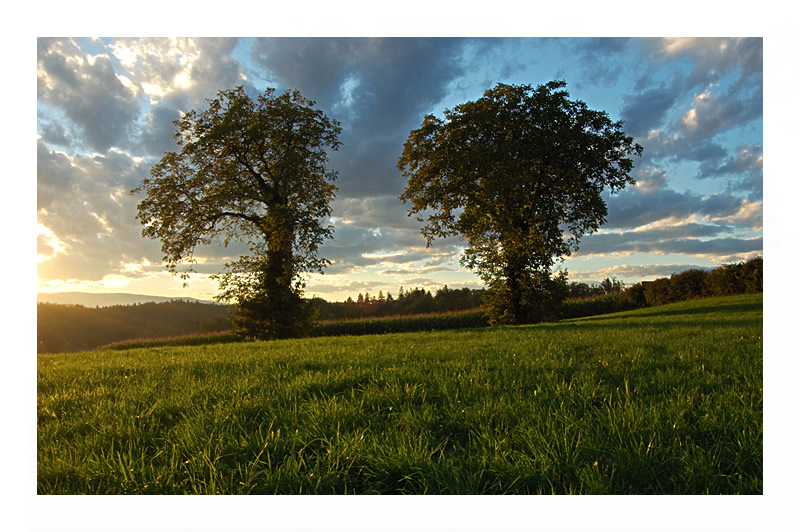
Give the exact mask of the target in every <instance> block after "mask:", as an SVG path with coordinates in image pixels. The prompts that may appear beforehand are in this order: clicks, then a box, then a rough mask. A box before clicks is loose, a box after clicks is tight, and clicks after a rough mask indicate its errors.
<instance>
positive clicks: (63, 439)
mask: <svg viewBox="0 0 800 532" xmlns="http://www.w3.org/2000/svg"><path fill="white" fill-rule="evenodd" d="M762 317H763V313H762V297H761V296H760V295H744V296H734V297H724V298H716V299H704V300H697V301H689V302H684V303H679V304H674V305H671V306H664V307H655V308H648V309H640V310H637V311H633V312H629V313H625V314H621V315H615V316H604V317H602V318H583V319H580V320H572V321H566V322H562V323H549V324H541V325H533V326H524V327H498V328H491V329H490V328H485V329H476V330H470V331H442V332H439V331H437V332H435V333H430V332H427V333H408V334H404V335H388V336H361V337H346V338H345V337H342V338H309V339H303V340H281V341H272V342H246V343H238V344H217V345H206V346H197V347H181V348H178V347H159V348H149V349H142V350H126V351H111V350H103V351H96V352H85V353H78V354H60V355H59V354H56V355H39V357H38V362H37V363H38V382H37V446H36V452H37V470H36V476H37V492H38V493H39V494H117V493H125V494H215V493H220V494H300V493H303V494H344V493H356V494H377V493H387V494H388V493H404V494H423V493H427V494H538V493H548V494H549V493H557V494H566V493H585V494H705V493H713V494H733V493H742V494H744V493H752V494H758V493H763V419H762V417H763V378H762V375H763V356H762V349H763V342H762V339H763V329H762Z"/></svg>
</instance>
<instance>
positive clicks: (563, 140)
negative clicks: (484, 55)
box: [397, 81, 642, 323]
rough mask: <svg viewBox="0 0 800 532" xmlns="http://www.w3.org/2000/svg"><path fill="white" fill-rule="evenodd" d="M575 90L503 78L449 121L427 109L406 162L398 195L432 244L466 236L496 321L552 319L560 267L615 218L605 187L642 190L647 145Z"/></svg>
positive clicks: (470, 261) (469, 262)
mask: <svg viewBox="0 0 800 532" xmlns="http://www.w3.org/2000/svg"><path fill="white" fill-rule="evenodd" d="M565 87H566V83H565V82H564V81H551V82H549V83H545V84H543V85H539V86H537V87H533V86H531V85H506V84H502V83H498V84H497V85H496V86H495V87H494V88H492V89H490V90H487V91H486V92H485V93H484V95H483V97H481V98H479V99H477V100H476V101H471V102H467V103H464V104H461V105H458V106H456V107H455V108H453V109H452V110H451V109H447V110H445V111H444V117H443V118H437V117H436V116H434V115H430V114H429V115H427V116H425V117H424V119H423V122H422V125H421V126H420V127H419V128H418V129H415V130H413V131H411V133H410V134H409V136H408V139H407V140H406V142H405V144H404V147H403V153H402V155H401V156H400V158H399V160H398V163H397V166H398V168H399V169H400V171H401V172H402V174H403V176H404V177H405V178H406V179H407V184H406V189H405V191H404V193H403V194H402V196H400V199H402V200H403V201H405V202H410V203H411V207H410V210H409V215H416V217H417V219H418V220H419V221H420V222H423V223H424V226H423V227H422V234H423V235H424V236H425V238H426V239H427V242H428V245H430V244H431V243H432V241H433V240H434V239H436V238H440V237H448V236H459V237H462V238H463V239H465V240H466V243H467V247H466V249H465V251H464V254H463V257H462V262H463V264H465V265H466V266H468V267H469V268H471V269H473V270H475V271H477V272H478V274H479V275H480V276H481V278H482V279H483V280H484V282H486V283H487V285H488V287H489V291H488V293H489V294H490V297H489V300H488V303H489V308H490V313H491V316H492V320H493V322H494V323H528V322H535V321H540V320H542V319H545V318H546V317H547V314H548V312H549V311H550V310H551V309H552V308H553V305H554V304H556V303H557V302H558V299H559V296H558V287H559V286H563V284H564V281H565V279H564V276H563V275H560V276H558V275H557V276H555V277H554V276H553V275H552V273H553V267H554V265H555V264H556V262H557V261H563V258H564V257H566V256H569V255H570V253H571V252H572V251H574V250H577V248H578V243H579V240H580V239H581V237H582V236H583V235H585V234H587V233H591V232H593V231H596V230H597V229H598V228H599V227H600V225H601V224H603V223H604V222H605V219H606V216H607V214H608V211H607V207H606V203H605V201H604V200H603V197H602V193H603V191H604V190H605V189H607V188H608V189H610V191H611V192H616V191H619V190H621V189H623V188H624V187H625V186H626V185H629V184H633V183H634V180H633V178H632V177H631V171H632V169H633V161H632V160H631V157H630V156H631V155H634V154H635V155H641V153H642V147H641V146H640V145H638V144H635V143H634V141H633V139H632V138H631V137H630V136H628V135H626V134H625V132H624V131H623V130H622V122H615V121H612V120H611V119H610V118H609V116H608V114H607V113H605V112H602V111H595V110H592V109H589V108H588V106H587V105H586V104H585V103H584V102H582V101H579V100H572V99H570V98H569V93H568V92H567V90H566V89H565Z"/></svg>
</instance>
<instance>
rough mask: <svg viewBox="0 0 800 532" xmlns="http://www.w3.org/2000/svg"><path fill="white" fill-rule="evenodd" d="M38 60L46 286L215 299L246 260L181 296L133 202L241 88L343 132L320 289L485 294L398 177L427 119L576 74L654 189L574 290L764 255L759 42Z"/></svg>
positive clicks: (201, 261) (470, 42)
mask: <svg viewBox="0 0 800 532" xmlns="http://www.w3.org/2000/svg"><path fill="white" fill-rule="evenodd" d="M37 49H38V51H37V89H38V102H39V105H38V107H37V120H38V135H39V139H38V142H37V146H38V151H37V154H38V155H37V157H38V159H37V174H38V179H37V183H38V184H37V201H38V207H37V208H38V211H37V212H38V216H37V223H38V224H39V226H38V228H37V242H38V248H37V264H38V265H39V271H38V275H39V280H40V282H41V283H43V284H41V285H40V289H43V287H45V286H51V287H55V286H58V283H59V282H64V283H71V285H70V286H73V287H77V286H84V288H83V289H86V290H104V289H111V287H116V288H119V287H123V286H124V289H125V290H137V291H139V292H140V293H152V294H153V295H163V294H164V293H169V294H170V295H174V292H175V290H178V291H180V290H183V291H184V294H185V295H189V296H191V295H195V296H196V295H198V294H199V292H202V293H203V294H204V298H206V299H210V298H211V297H213V295H214V293H215V289H214V283H213V282H211V281H209V280H208V279H207V277H204V276H209V275H211V274H213V273H218V272H219V271H220V270H221V269H222V267H223V265H224V264H225V263H226V262H230V261H232V260H235V259H236V257H237V256H238V254H239V253H247V252H248V251H247V249H246V246H244V245H240V244H237V243H232V244H231V246H230V247H229V248H224V247H222V246H219V245H217V244H216V243H215V244H213V245H209V246H203V247H201V248H198V250H197V253H198V257H197V258H198V265H197V266H198V267H197V270H198V271H199V274H198V275H196V276H193V278H192V279H190V282H189V286H188V287H187V288H186V289H178V288H176V286H177V285H180V283H179V282H177V281H175V280H169V279H170V277H169V275H168V274H166V273H165V272H164V271H163V269H162V256H163V253H162V252H161V250H160V245H159V243H158V242H153V241H149V240H146V239H144V238H142V236H141V231H142V228H141V226H140V225H139V223H138V221H137V220H136V205H137V203H138V201H140V200H141V197H139V196H136V195H131V194H130V193H129V192H130V190H131V189H133V188H135V187H136V186H138V185H139V184H140V183H141V182H142V180H143V179H144V178H146V177H147V176H148V174H149V170H150V168H151V167H152V165H153V164H154V163H155V162H157V161H158V160H159V159H160V158H161V156H162V155H163V154H164V153H165V152H168V151H172V150H176V149H177V146H176V144H175V141H174V139H173V138H172V136H173V134H174V132H175V126H174V125H173V121H175V120H177V119H179V118H180V117H181V116H182V115H183V114H185V113H186V112H188V111H190V110H192V109H195V110H200V109H202V108H203V106H204V105H206V100H207V99H208V98H212V97H213V96H214V95H215V94H216V93H217V91H219V90H223V89H228V88H231V87H234V86H236V85H242V86H243V87H244V89H245V90H246V91H247V92H248V93H249V94H257V93H258V92H260V91H263V90H264V89H265V88H266V87H267V86H271V87H275V88H276V90H277V91H278V92H281V91H283V90H285V89H289V88H292V89H298V90H300V91H301V92H302V94H303V95H304V96H306V97H308V98H311V99H313V100H315V101H316V102H317V107H318V108H319V109H321V110H322V111H323V112H325V113H326V114H329V115H330V116H331V118H334V119H336V120H338V121H340V122H341V124H342V129H343V132H342V137H341V139H340V140H341V141H342V147H341V149H340V150H339V151H338V152H335V153H332V154H331V155H330V161H329V162H330V166H331V168H332V169H335V170H337V171H338V173H339V178H338V180H337V185H338V187H339V190H338V192H337V199H336V200H335V201H334V202H333V204H332V207H333V213H332V215H331V216H330V219H329V220H330V224H331V225H332V226H334V228H335V231H334V237H333V239H332V240H327V241H325V242H324V243H323V245H322V246H321V248H320V255H321V256H322V257H325V258H327V259H328V260H330V261H331V264H330V266H329V267H328V268H326V270H325V275H308V276H307V277H308V286H307V290H308V292H309V293H315V291H316V292H317V293H325V294H328V295H329V296H330V297H335V298H336V299H337V300H342V299H344V298H346V297H347V296H348V295H351V296H353V295H355V294H354V293H351V294H347V293H346V291H347V290H349V289H355V288H358V289H359V290H363V291H366V290H369V291H370V292H375V293H377V291H378V290H382V291H383V292H384V293H385V292H387V291H395V292H396V291H397V289H398V288H399V286H400V284H401V283H407V282H410V281H412V280H415V279H416V280H419V282H420V283H422V282H423V281H424V283H426V284H425V286H443V285H445V284H447V285H448V286H449V287H451V288H459V287H462V286H473V287H474V286H476V285H479V284H480V282H479V280H478V277H477V276H476V275H475V274H474V273H472V272H469V271H468V270H466V269H465V268H464V267H463V266H462V265H461V264H459V257H461V256H462V253H463V249H464V245H465V243H464V242H461V241H457V240H456V239H445V240H441V241H436V242H434V243H433V245H432V246H431V247H426V246H425V239H424V238H423V237H422V235H421V234H420V227H419V224H418V223H417V222H416V220H414V219H413V217H408V216H407V213H408V207H409V206H408V205H406V204H403V203H402V202H401V201H400V200H399V199H398V196H399V195H400V194H401V193H402V191H403V189H404V186H405V182H404V181H403V178H402V177H401V175H400V173H399V171H398V170H397V168H396V163H397V158H398V156H399V155H400V153H401V152H402V148H403V142H404V141H405V140H406V138H407V137H408V134H409V132H410V131H411V130H412V129H414V128H417V127H419V124H420V123H421V120H422V118H423V116H424V115H425V114H427V113H432V114H434V115H436V116H439V117H441V116H443V113H444V112H445V109H447V108H452V107H453V106H455V105H458V104H460V103H464V102H466V101H469V100H474V99H476V98H478V97H480V95H481V94H482V93H483V91H485V90H486V89H488V88H490V87H491V86H492V85H493V84H494V83H496V82H504V83H517V84H522V83H527V84H533V85H536V84H539V83H545V82H547V81H550V80H552V79H564V80H565V81H566V82H567V90H569V92H570V96H571V97H573V98H576V99H580V100H583V101H585V102H586V103H587V105H588V106H589V107H591V108H599V109H601V110H605V111H607V112H608V113H609V115H610V116H611V117H612V118H613V119H615V120H617V119H621V120H624V122H625V126H624V128H625V130H626V131H627V132H629V134H632V135H633V136H634V137H635V138H636V141H637V142H639V143H640V144H642V146H643V147H644V154H643V157H642V158H641V159H640V160H638V159H637V160H635V161H634V162H635V164H636V167H635V169H634V173H633V175H634V177H635V178H636V181H637V184H636V185H635V186H631V187H627V188H626V189H625V190H623V191H622V192H620V193H619V194H614V195H607V196H606V202H607V204H608V216H607V223H606V224H605V225H604V226H603V227H602V230H601V231H598V232H597V233H596V234H593V235H588V236H585V237H584V239H583V240H582V242H581V245H580V248H579V251H578V252H577V253H576V254H575V255H574V256H573V257H570V258H569V259H567V262H566V264H567V265H569V271H570V279H574V280H578V279H580V280H600V279H602V277H600V278H596V277H595V278H594V279H592V278H591V277H592V276H597V275H601V274H602V273H603V272H605V271H606V270H609V269H610V268H613V267H614V266H619V264H616V265H615V264H609V261H611V260H617V261H621V262H622V263H625V262H627V263H628V264H632V263H631V260H633V259H635V260H640V261H641V264H642V266H643V267H644V266H647V267H648V268H653V269H652V271H656V269H657V267H658V266H659V265H660V264H667V265H680V266H687V267H690V266H691V267H711V266H713V265H714V264H715V263H716V262H717V261H719V260H722V259H724V258H730V257H734V256H748V255H750V254H753V253H758V252H760V251H761V246H762V241H763V238H762V234H761V233H762V231H763V229H762V227H763V222H762V218H763V208H764V206H763V200H762V190H763V185H762V181H763V164H764V162H763V158H764V156H763V134H762V128H763V125H762V118H761V117H762V96H761V95H762V93H763V65H762V55H763V43H762V40H761V39H759V38H749V39H741V38H730V39H729V38H664V39H660V38H641V39H637V38H632V39H604V38H599V39H583V38H575V39H553V38H497V39H495V38H369V39H361V38H255V39H251V38H184V37H170V38H152V37H146V38H120V39H109V38H101V39H83V38H74V39H73V38H64V39H50V38H40V39H38V40H37ZM601 70H602V72H601ZM409 80H413V83H409ZM622 259H625V260H622ZM664 261H669V262H668V263H665V262H664ZM609 271H610V270H609ZM624 271H626V272H629V273H630V275H631V276H635V275H636V274H637V272H638V271H639V270H636V269H633V266H631V267H630V268H628V269H626V270H624ZM164 276H165V277H164ZM587 276H588V277H587ZM167 280H169V281H167ZM46 283H50V284H49V285H48V284H46ZM81 283H84V284H81ZM125 283H127V284H125ZM406 288H409V287H408V286H406ZM334 294H335V295H334Z"/></svg>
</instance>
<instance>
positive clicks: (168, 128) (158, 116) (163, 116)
mask: <svg viewBox="0 0 800 532" xmlns="http://www.w3.org/2000/svg"><path fill="white" fill-rule="evenodd" d="M180 116H181V114H180V112H179V111H178V110H177V109H175V108H173V107H170V106H164V105H157V106H154V107H153V109H152V111H151V112H150V113H149V114H148V115H147V116H146V117H145V123H144V125H143V126H142V128H141V130H140V133H139V136H140V138H141V145H142V148H143V149H144V150H145V152H146V153H147V154H148V155H152V156H155V157H159V158H160V157H161V156H162V155H164V153H166V152H170V151H176V150H177V149H178V145H177V144H176V143H175V139H174V138H173V135H174V134H175V131H176V130H177V128H176V126H175V125H174V124H173V122H174V121H175V120H178V119H180Z"/></svg>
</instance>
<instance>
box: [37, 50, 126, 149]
mask: <svg viewBox="0 0 800 532" xmlns="http://www.w3.org/2000/svg"><path fill="white" fill-rule="evenodd" d="M37 78H38V94H39V99H40V100H41V101H43V102H46V103H48V104H50V105H52V106H53V107H56V108H58V109H59V110H61V111H62V112H63V113H64V114H65V115H66V116H67V117H68V118H69V119H70V120H71V121H72V122H73V123H74V124H75V125H76V126H78V127H79V128H80V129H81V131H82V139H83V141H84V142H85V143H86V146H87V147H88V148H90V149H93V150H96V151H99V152H104V151H106V150H107V149H108V148H110V147H112V146H121V145H122V144H124V143H126V142H127V141H128V138H129V136H130V134H131V132H132V130H133V126H134V123H135V121H136V119H137V117H138V115H139V102H138V98H137V96H136V94H135V92H134V91H133V90H131V89H129V88H128V87H126V86H125V85H124V84H123V83H122V81H121V80H120V79H119V78H118V77H117V76H116V73H115V71H114V66H113V64H112V62H111V59H110V58H109V57H108V56H107V55H98V56H94V57H90V56H87V55H86V54H84V53H82V52H81V50H80V49H79V48H78V46H77V45H76V44H75V42H74V41H72V40H71V39H39V41H38V74H37Z"/></svg>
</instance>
